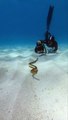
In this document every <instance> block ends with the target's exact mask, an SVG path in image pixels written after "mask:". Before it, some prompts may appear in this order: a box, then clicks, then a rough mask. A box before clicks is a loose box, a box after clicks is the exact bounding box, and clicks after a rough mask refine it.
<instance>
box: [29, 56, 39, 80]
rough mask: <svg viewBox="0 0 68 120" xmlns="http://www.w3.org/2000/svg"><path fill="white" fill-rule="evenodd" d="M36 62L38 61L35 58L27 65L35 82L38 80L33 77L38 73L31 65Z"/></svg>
mask: <svg viewBox="0 0 68 120" xmlns="http://www.w3.org/2000/svg"><path fill="white" fill-rule="evenodd" d="M37 61H38V58H37V59H36V60H34V61H32V62H30V63H29V67H30V68H32V69H31V73H32V77H33V78H34V79H36V80H39V79H38V78H36V77H35V75H36V74H37V72H38V68H37V67H36V66H35V65H33V64H34V63H36V62H37Z"/></svg>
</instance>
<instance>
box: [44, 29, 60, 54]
mask: <svg viewBox="0 0 68 120" xmlns="http://www.w3.org/2000/svg"><path fill="white" fill-rule="evenodd" d="M42 42H43V43H44V44H46V45H47V47H50V48H51V50H50V51H49V52H52V53H55V52H56V51H57V50H58V43H57V41H56V40H55V37H54V36H53V35H51V33H50V32H48V31H46V33H45V40H43V41H42Z"/></svg>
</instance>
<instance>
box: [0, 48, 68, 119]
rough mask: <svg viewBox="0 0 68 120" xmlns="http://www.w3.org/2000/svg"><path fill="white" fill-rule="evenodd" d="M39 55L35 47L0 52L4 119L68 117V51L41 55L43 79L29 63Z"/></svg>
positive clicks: (39, 64) (0, 114) (0, 116)
mask: <svg viewBox="0 0 68 120" xmlns="http://www.w3.org/2000/svg"><path fill="white" fill-rule="evenodd" d="M26 53H27V54H26ZM6 56H8V57H6ZM36 57H38V55H36V54H34V53H33V52H32V51H31V50H29V51H25V52H24V51H23V50H18V51H16V50H13V51H11V52H9V50H7V51H6V50H4V52H1V53H0V120H67V114H68V113H67V112H68V111H67V109H68V50H65V51H61V52H59V53H58V54H48V55H46V56H41V57H39V60H38V61H37V63H35V65H36V66H37V67H38V73H37V75H36V77H37V78H39V80H36V79H33V78H32V76H31V73H30V70H31V69H30V68H29V66H28V63H29V62H30V61H32V60H35V59H36Z"/></svg>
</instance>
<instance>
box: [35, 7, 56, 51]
mask: <svg viewBox="0 0 68 120" xmlns="http://www.w3.org/2000/svg"><path fill="white" fill-rule="evenodd" d="M53 10H54V6H51V5H50V7H49V11H48V16H47V25H46V26H47V31H46V33H45V39H44V40H39V41H40V42H37V44H36V47H35V52H36V53H41V52H42V53H43V52H44V50H45V52H46V49H45V47H44V46H45V45H44V44H46V46H47V47H49V48H51V51H50V52H51V53H55V52H56V51H57V49H58V43H57V41H56V40H55V37H54V36H53V35H51V33H50V32H49V28H50V24H51V20H52V16H53Z"/></svg>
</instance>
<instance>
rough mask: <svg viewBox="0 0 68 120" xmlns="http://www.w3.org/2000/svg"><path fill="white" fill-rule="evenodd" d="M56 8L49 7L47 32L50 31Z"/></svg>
mask: <svg viewBox="0 0 68 120" xmlns="http://www.w3.org/2000/svg"><path fill="white" fill-rule="evenodd" d="M53 11H54V6H51V5H50V7H49V11H48V16H47V31H49V28H50V24H51V20H52V16H53Z"/></svg>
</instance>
